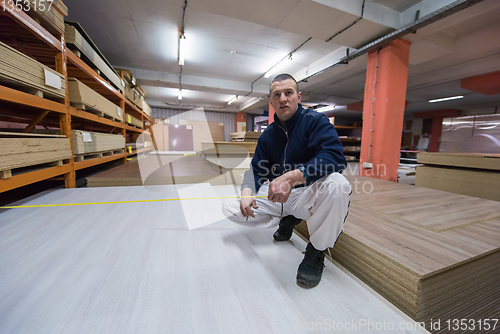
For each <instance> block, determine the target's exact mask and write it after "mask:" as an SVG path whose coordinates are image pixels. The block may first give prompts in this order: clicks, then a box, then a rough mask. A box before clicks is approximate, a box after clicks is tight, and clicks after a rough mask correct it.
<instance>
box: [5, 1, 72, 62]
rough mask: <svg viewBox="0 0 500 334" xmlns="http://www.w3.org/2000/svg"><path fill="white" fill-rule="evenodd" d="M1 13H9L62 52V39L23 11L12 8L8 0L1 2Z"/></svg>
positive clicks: (38, 36) (21, 24)
mask: <svg viewBox="0 0 500 334" xmlns="http://www.w3.org/2000/svg"><path fill="white" fill-rule="evenodd" d="M0 8H1V10H0V15H7V16H9V17H11V18H12V19H14V21H16V22H17V23H18V24H19V25H20V26H21V27H24V28H26V29H27V30H29V31H30V32H31V33H32V34H33V35H34V36H36V37H37V38H39V39H41V40H42V41H44V42H45V43H47V44H48V45H50V46H51V47H53V48H55V49H57V50H59V51H61V52H62V50H63V45H62V43H61V41H60V40H58V39H57V38H56V37H54V36H53V35H52V34H51V33H49V32H48V31H47V30H45V29H44V28H43V27H42V26H41V25H40V24H38V23H37V22H36V21H35V20H33V19H32V18H31V17H29V15H28V14H26V13H25V12H23V11H17V10H10V6H9V5H8V2H7V1H2V2H0Z"/></svg>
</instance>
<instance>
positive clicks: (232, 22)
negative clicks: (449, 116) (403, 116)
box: [65, 0, 500, 118]
mask: <svg viewBox="0 0 500 334" xmlns="http://www.w3.org/2000/svg"><path fill="white" fill-rule="evenodd" d="M451 2H452V1H451V0H439V1H436V0H366V1H363V0H255V1H244V0H188V1H187V7H186V12H185V20H184V25H185V36H186V44H187V51H186V56H185V65H184V66H183V68H182V76H181V82H182V88H183V91H184V94H183V100H182V101H180V102H179V101H178V100H177V91H178V89H179V87H180V86H179V75H180V66H179V65H178V60H177V52H178V37H179V31H180V29H181V26H182V16H183V7H184V3H185V2H184V0H143V1H133V0H107V1H102V0H86V1H81V0H65V4H66V5H67V6H68V9H69V17H68V19H70V20H73V21H78V22H80V23H81V25H82V26H83V28H84V29H85V30H86V31H87V33H88V34H89V35H90V36H91V38H92V39H93V41H94V42H95V43H96V45H97V46H98V47H99V49H100V50H101V51H102V52H103V54H104V55H105V56H106V58H107V59H108V60H109V61H110V62H111V64H113V65H114V66H116V67H120V68H128V69H130V70H132V72H133V73H134V75H135V77H136V78H137V79H138V81H139V83H140V84H141V85H142V87H143V88H144V90H145V92H146V100H147V101H148V102H149V103H150V104H151V105H152V106H162V107H167V106H170V107H184V108H190V107H196V106H202V107H205V108H210V109H214V110H226V111H232V112H234V111H238V110H240V109H242V110H244V111H247V112H260V111H261V110H262V109H267V104H268V102H267V94H268V87H269V84H270V81H271V79H272V78H269V79H265V78H264V77H263V74H264V73H265V72H266V71H267V70H269V69H270V68H271V67H272V66H274V65H275V64H276V63H278V62H279V61H280V60H281V59H282V58H283V57H285V56H286V55H287V54H289V53H290V52H291V51H293V50H295V49H296V48H297V47H299V46H300V45H301V44H303V43H304V42H306V41H307V42H306V43H305V44H304V45H303V46H302V47H300V48H299V49H298V50H297V51H296V52H294V53H293V56H292V61H291V62H289V63H288V64H286V67H283V68H282V69H281V71H282V72H288V73H291V74H293V75H295V76H296V77H297V78H299V79H301V78H303V77H305V76H306V72H307V73H309V74H310V73H314V72H317V71H319V70H321V69H323V68H325V67H327V66H328V65H331V64H333V63H335V62H336V61H337V60H339V59H340V58H342V57H343V56H345V54H346V52H347V49H348V48H350V49H349V51H351V52H352V51H354V49H356V48H359V47H362V46H364V45H365V44H367V43H369V42H371V41H373V40H375V39H377V38H379V37H381V36H384V35H385V34H388V33H390V32H392V31H394V30H395V29H398V28H400V27H402V26H404V25H406V24H408V23H410V22H411V21H412V20H413V19H414V17H415V12H416V11H417V10H420V15H421V17H422V16H423V15H426V14H428V13H429V12H432V11H433V10H435V9H437V8H439V7H442V6H444V5H447V4H449V3H451ZM363 5H364V6H363ZM362 14H363V15H362ZM361 15H362V17H361ZM498 17H500V1H498V0H485V1H482V2H480V3H478V4H476V5H474V6H471V7H469V8H467V9H465V10H462V11H460V12H458V13H455V14H453V15H451V16H449V17H446V18H444V19H442V20H440V21H438V22H435V23H433V24H431V25H429V26H427V27H425V28H422V29H421V30H419V31H418V32H416V34H411V35H407V36H405V37H404V38H405V39H408V40H410V41H411V42H412V44H411V49H410V65H409V75H408V91H407V97H406V100H408V101H409V105H408V107H407V108H406V112H407V113H413V112H417V111H426V110H434V109H447V108H457V109H463V110H468V109H481V108H486V107H491V106H498V105H500V96H499V95H491V96H486V95H482V94H479V93H474V92H471V91H467V90H464V89H461V88H460V80H461V79H463V78H466V77H469V76H474V75H479V74H484V73H489V72H494V71H498V70H499V69H500V44H499V43H498V40H500V21H499V20H498ZM347 27H349V28H347ZM346 28H347V29H346ZM283 66H285V65H283ZM365 75H366V55H365V56H361V57H359V58H357V59H355V60H353V61H351V62H349V64H348V65H341V66H338V67H335V68H333V69H330V70H328V71H326V72H324V73H322V74H320V75H317V76H314V77H312V78H309V79H308V80H307V82H306V83H304V82H302V83H301V84H300V86H301V89H302V91H303V101H304V103H311V104H325V105H329V104H335V105H339V106H341V105H346V104H349V103H353V102H358V101H361V100H362V99H363V95H364V84H365ZM234 95H238V96H239V99H238V100H236V101H235V102H234V103H233V104H231V106H228V105H227V104H226V102H227V101H229V99H231V97H233V96H234ZM454 95H464V96H465V98H464V99H462V100H455V101H450V102H441V103H439V105H438V103H435V104H431V103H429V102H428V100H429V99H433V98H439V97H446V96H454ZM256 98H260V99H256ZM252 100H256V101H257V103H255V104H252V105H251V106H250V107H248V108H244V107H245V105H247V104H249V102H251V101H252ZM333 114H335V116H336V117H347V118H360V117H361V116H360V113H359V112H351V111H347V110H346V108H342V107H338V108H337V109H336V111H335V112H333Z"/></svg>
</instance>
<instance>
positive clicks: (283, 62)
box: [264, 55, 292, 79]
mask: <svg viewBox="0 0 500 334" xmlns="http://www.w3.org/2000/svg"><path fill="white" fill-rule="evenodd" d="M291 61H292V55H289V56H287V57H286V58H285V59H283V60H281V61H280V62H279V63H277V64H276V65H274V66H273V67H272V68H271V69H270V70H269V71H267V72H266V73H265V74H264V78H266V79H267V78H269V77H270V76H271V75H273V73H276V72H278V71H279V70H281V69H282V68H284V67H286V66H288V65H289V64H290V62H291Z"/></svg>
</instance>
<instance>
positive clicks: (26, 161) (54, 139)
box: [0, 132, 71, 178]
mask: <svg viewBox="0 0 500 334" xmlns="http://www.w3.org/2000/svg"><path fill="white" fill-rule="evenodd" d="M0 137H8V138H0V174H1V175H2V178H5V177H9V176H11V175H12V174H11V170H12V169H15V168H21V167H27V166H33V165H39V164H44V163H49V162H55V161H62V160H64V159H70V158H71V146H70V142H69V138H66V137H65V136H60V135H43V134H21V133H10V132H1V133H0Z"/></svg>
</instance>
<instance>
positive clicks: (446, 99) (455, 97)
mask: <svg viewBox="0 0 500 334" xmlns="http://www.w3.org/2000/svg"><path fill="white" fill-rule="evenodd" d="M463 98H464V97H463V95H459V96H451V97H443V98H442V99H436V100H429V102H430V103H434V102H441V101H448V100H457V99H463Z"/></svg>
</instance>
